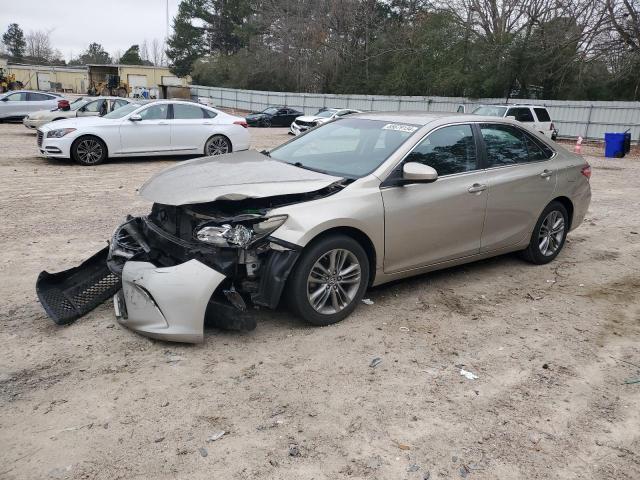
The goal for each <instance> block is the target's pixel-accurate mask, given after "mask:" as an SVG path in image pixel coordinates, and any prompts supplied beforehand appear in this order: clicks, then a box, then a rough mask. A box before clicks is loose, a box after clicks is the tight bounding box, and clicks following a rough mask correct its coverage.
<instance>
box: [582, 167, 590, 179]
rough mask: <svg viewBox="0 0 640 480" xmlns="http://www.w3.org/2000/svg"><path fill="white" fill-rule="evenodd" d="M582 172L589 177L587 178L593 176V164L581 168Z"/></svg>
mask: <svg viewBox="0 0 640 480" xmlns="http://www.w3.org/2000/svg"><path fill="white" fill-rule="evenodd" d="M580 173H582V174H583V175H584V176H585V177H587V180H588V179H590V178H591V165H585V166H584V167H582V170H580Z"/></svg>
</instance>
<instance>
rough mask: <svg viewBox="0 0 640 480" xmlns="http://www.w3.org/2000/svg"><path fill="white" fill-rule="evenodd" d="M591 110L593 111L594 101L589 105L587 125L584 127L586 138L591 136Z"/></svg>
mask: <svg viewBox="0 0 640 480" xmlns="http://www.w3.org/2000/svg"><path fill="white" fill-rule="evenodd" d="M591 112H593V103H592V104H591V105H590V106H589V115H588V116H587V126H586V127H585V129H584V138H585V140H586V139H587V138H589V126H590V125H591Z"/></svg>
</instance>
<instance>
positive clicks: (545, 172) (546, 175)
mask: <svg viewBox="0 0 640 480" xmlns="http://www.w3.org/2000/svg"><path fill="white" fill-rule="evenodd" d="M551 175H553V170H547V169H545V170H544V171H543V172H542V173H541V174H540V176H541V177H542V178H548V177H550V176H551Z"/></svg>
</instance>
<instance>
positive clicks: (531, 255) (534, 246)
mask: <svg viewBox="0 0 640 480" xmlns="http://www.w3.org/2000/svg"><path fill="white" fill-rule="evenodd" d="M550 224H551V225H552V227H553V230H552V231H556V233H555V234H553V233H549V225H550ZM568 226H569V215H568V213H567V209H566V208H565V207H564V205H562V204H561V203H560V202H556V201H553V202H551V203H550V204H549V205H547V206H546V208H545V209H544V210H543V211H542V213H541V214H540V218H538V221H537V222H536V226H535V227H534V229H533V233H532V234H531V239H530V240H529V246H528V247H527V248H526V250H524V251H523V252H522V256H523V257H524V259H525V260H527V261H529V262H531V263H534V264H536V265H544V264H545V263H549V262H551V261H552V260H553V259H555V258H556V257H557V256H558V254H559V253H560V251H561V250H562V247H564V242H565V240H566V238H567V228H568ZM545 238H546V241H545Z"/></svg>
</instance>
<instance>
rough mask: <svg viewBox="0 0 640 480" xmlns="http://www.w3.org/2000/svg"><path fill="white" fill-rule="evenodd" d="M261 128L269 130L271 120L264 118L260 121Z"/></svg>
mask: <svg viewBox="0 0 640 480" xmlns="http://www.w3.org/2000/svg"><path fill="white" fill-rule="evenodd" d="M262 126H263V127H265V128H269V127H271V119H270V118H265V119H263V120H262Z"/></svg>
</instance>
